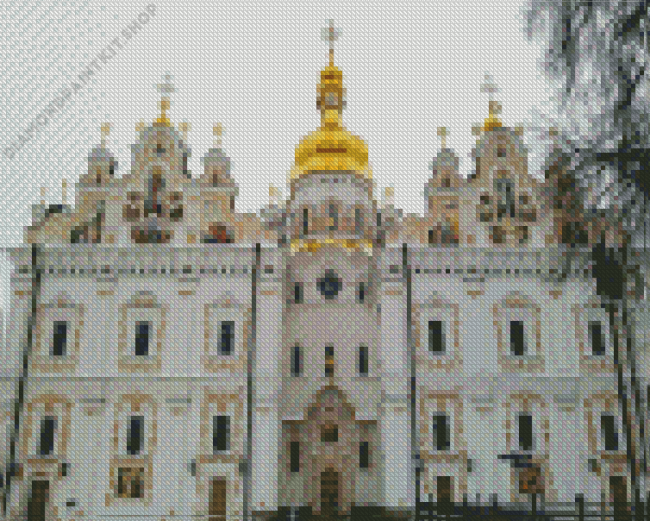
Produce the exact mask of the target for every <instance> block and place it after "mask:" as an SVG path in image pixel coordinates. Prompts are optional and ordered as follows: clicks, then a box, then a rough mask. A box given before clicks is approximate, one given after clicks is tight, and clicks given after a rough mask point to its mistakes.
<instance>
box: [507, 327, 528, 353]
mask: <svg viewBox="0 0 650 521" xmlns="http://www.w3.org/2000/svg"><path fill="white" fill-rule="evenodd" d="M524 348H525V346H524V323H523V322H522V321H521V320H512V321H510V351H511V353H512V354H513V355H515V356H523V355H524Z"/></svg>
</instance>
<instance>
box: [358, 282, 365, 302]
mask: <svg viewBox="0 0 650 521" xmlns="http://www.w3.org/2000/svg"><path fill="white" fill-rule="evenodd" d="M365 300H366V285H365V283H363V282H360V283H359V302H364V301H365Z"/></svg>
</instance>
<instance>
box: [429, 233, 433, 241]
mask: <svg viewBox="0 0 650 521" xmlns="http://www.w3.org/2000/svg"><path fill="white" fill-rule="evenodd" d="M429 244H433V230H429Z"/></svg>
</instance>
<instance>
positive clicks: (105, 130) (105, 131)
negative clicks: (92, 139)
mask: <svg viewBox="0 0 650 521" xmlns="http://www.w3.org/2000/svg"><path fill="white" fill-rule="evenodd" d="M110 133H111V124H110V123H103V124H102V126H101V135H102V147H104V146H106V138H107V137H108V136H109V135H110Z"/></svg>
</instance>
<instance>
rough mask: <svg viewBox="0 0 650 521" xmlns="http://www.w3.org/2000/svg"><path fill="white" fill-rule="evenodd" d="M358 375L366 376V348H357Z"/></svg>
mask: <svg viewBox="0 0 650 521" xmlns="http://www.w3.org/2000/svg"><path fill="white" fill-rule="evenodd" d="M359 374H363V375H367V374H368V348H367V347H366V346H359Z"/></svg>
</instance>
